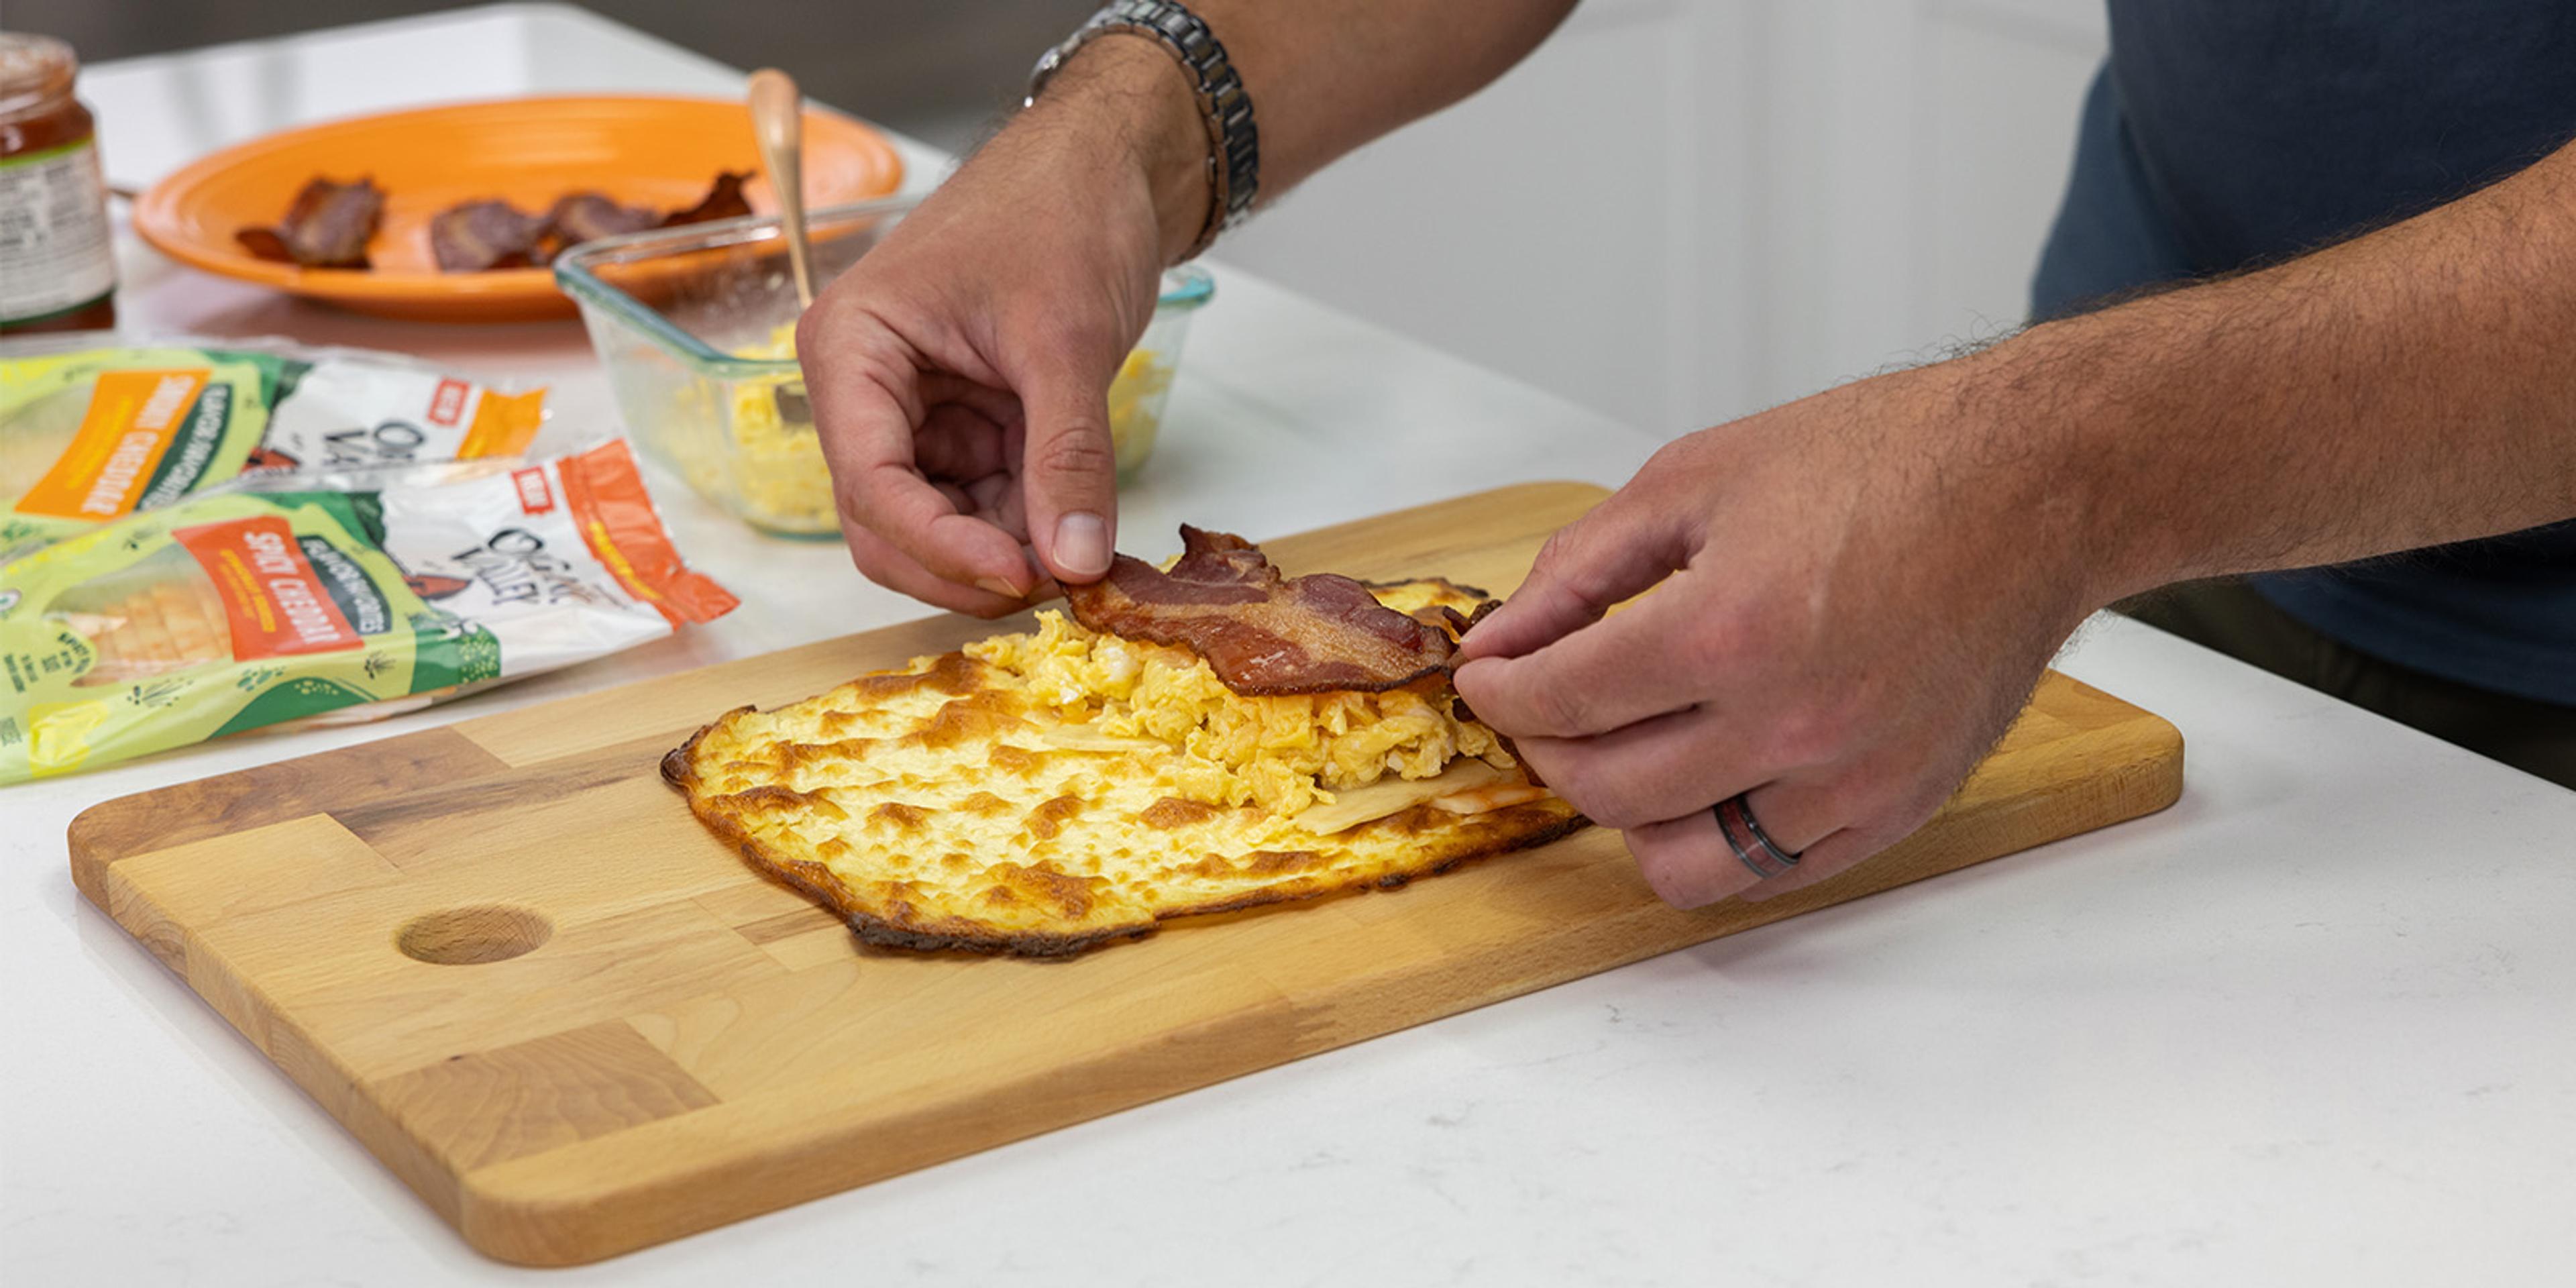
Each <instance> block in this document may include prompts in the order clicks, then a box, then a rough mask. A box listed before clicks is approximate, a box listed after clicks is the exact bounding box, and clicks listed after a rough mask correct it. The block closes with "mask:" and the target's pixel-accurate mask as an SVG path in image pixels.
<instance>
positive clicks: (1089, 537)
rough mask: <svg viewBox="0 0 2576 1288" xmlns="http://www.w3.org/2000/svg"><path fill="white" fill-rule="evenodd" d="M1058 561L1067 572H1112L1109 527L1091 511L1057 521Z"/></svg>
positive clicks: (1088, 573)
mask: <svg viewBox="0 0 2576 1288" xmlns="http://www.w3.org/2000/svg"><path fill="white" fill-rule="evenodd" d="M1055 562H1056V566H1057V567H1059V568H1062V569H1064V570H1065V571H1066V572H1070V573H1079V574H1081V575H1084V576H1097V575H1099V574H1101V573H1104V572H1107V571H1109V525H1108V523H1106V522H1104V521H1103V520H1102V519H1101V517H1100V516H1099V515H1096V514H1093V513H1091V512H1090V511H1088V510H1076V511H1074V512H1073V513H1071V514H1068V515H1066V516H1064V517H1063V518H1061V519H1058V520H1056V521H1055Z"/></svg>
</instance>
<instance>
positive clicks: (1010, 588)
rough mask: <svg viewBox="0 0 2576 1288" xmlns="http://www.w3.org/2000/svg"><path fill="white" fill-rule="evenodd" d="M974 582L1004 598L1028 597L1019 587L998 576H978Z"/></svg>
mask: <svg viewBox="0 0 2576 1288" xmlns="http://www.w3.org/2000/svg"><path fill="white" fill-rule="evenodd" d="M975 584H976V585H978V586H981V587H983V588H984V589H986V590H989V591H991V592H993V593H994V594H996V595H999V596H1001V597H1002V598H1004V599H1026V598H1028V596H1027V594H1025V593H1024V592H1022V591H1021V590H1020V588H1019V587H1017V586H1014V585H1012V584H1011V583H1009V582H1007V581H1004V580H1002V579H1001V578H999V577H978V578H976V579H975Z"/></svg>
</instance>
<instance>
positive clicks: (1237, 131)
mask: <svg viewBox="0 0 2576 1288" xmlns="http://www.w3.org/2000/svg"><path fill="white" fill-rule="evenodd" d="M1113 31H1124V32H1132V33H1135V34H1137V35H1141V36H1149V37H1152V38H1153V39H1154V40H1155V41H1156V42H1157V43H1159V44H1161V45H1162V46H1163V48H1164V49H1165V50H1166V51H1168V52H1169V53H1170V54H1171V55H1172V56H1173V57H1174V58H1176V59H1178V60H1180V64H1181V67H1182V69H1183V70H1184V71H1187V72H1188V73H1189V74H1190V77H1191V79H1192V81H1193V82H1195V85H1194V88H1195V89H1196V91H1197V93H1198V100H1199V114H1200V116H1201V118H1202V119H1203V120H1204V121H1205V122H1206V124H1207V132H1208V158H1207V165H1208V192H1209V200H1208V217H1207V223H1206V224H1205V225H1204V226H1203V227H1201V228H1200V229H1199V235H1198V238H1197V239H1196V241H1194V242H1193V243H1192V244H1191V246H1190V249H1189V250H1188V252H1187V253H1185V254H1183V255H1182V256H1181V258H1183V259H1193V258H1196V257H1197V256H1198V255H1199V254H1200V253H1202V252H1204V251H1205V250H1207V248H1208V247H1209V246H1211V245H1213V244H1215V242H1216V239H1217V234H1219V233H1221V232H1224V231H1225V230H1226V229H1229V228H1232V227H1234V226H1235V225H1237V224H1240V223H1242V222H1243V221H1244V220H1245V219H1246V218H1247V217H1249V216H1250V215H1251V214H1252V203H1253V201H1254V199H1255V198H1256V197H1257V196H1258V195H1259V193H1260V189H1261V135H1260V131H1259V130H1258V129H1256V128H1255V127H1254V125H1253V121H1252V96H1251V95H1250V94H1248V93H1246V92H1244V88H1243V78H1242V77H1241V76H1238V75H1236V74H1235V70H1234V64H1233V62H1232V61H1230V60H1229V59H1227V57H1226V54H1225V45H1224V44H1223V43H1222V42H1220V41H1218V40H1217V38H1216V33H1214V32H1212V31H1210V30H1208V25H1207V23H1206V22H1205V21H1203V20H1201V19H1200V17H1199V16H1198V15H1197V14H1194V13H1192V12H1190V10H1189V7H1188V6H1186V5H1183V4H1181V3H1179V0H1111V3H1109V4H1107V5H1105V6H1103V7H1102V8H1101V10H1100V11H1099V12H1098V13H1095V14H1093V15H1091V17H1090V19H1089V20H1088V21H1085V22H1084V23H1083V24H1082V25H1081V26H1080V27H1078V28H1075V29H1074V33H1073V34H1072V35H1071V36H1068V37H1066V38H1065V41H1064V43H1063V44H1060V45H1057V46H1056V47H1055V48H1053V49H1050V50H1048V51H1046V53H1044V54H1042V55H1040V56H1039V58H1038V65H1037V67H1036V69H1035V70H1033V71H1032V72H1030V74H1029V92H1028V98H1027V100H1026V102H1025V103H1024V104H1023V106H1031V105H1034V104H1036V102H1037V101H1038V95H1039V94H1041V93H1043V92H1045V90H1046V85H1047V82H1048V81H1049V80H1052V79H1054V77H1055V74H1056V72H1057V70H1058V69H1060V68H1062V67H1063V66H1064V64H1065V61H1066V60H1067V59H1070V58H1072V57H1073V55H1074V52H1075V51H1077V50H1079V49H1081V48H1082V47H1083V46H1084V45H1086V44H1089V43H1090V42H1091V41H1092V40H1093V39H1095V38H1097V37H1099V36H1102V35H1106V34H1108V33H1110V32H1113Z"/></svg>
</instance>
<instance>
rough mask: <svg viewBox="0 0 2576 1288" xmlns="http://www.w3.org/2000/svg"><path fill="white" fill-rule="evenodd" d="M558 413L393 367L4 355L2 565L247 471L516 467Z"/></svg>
mask: <svg viewBox="0 0 2576 1288" xmlns="http://www.w3.org/2000/svg"><path fill="white" fill-rule="evenodd" d="M89 338H90V339H96V338H99V337H89ZM544 415H545V391H544V390H542V389H537V390H531V391H529V392H526V393H502V392H500V391H497V390H492V389H486V388H484V387H482V386H480V385H477V384H473V383H471V382H469V381H465V380H460V379H458V378H456V377H454V376H447V375H441V374H439V373H438V372H436V371H434V370H431V369H429V368H427V367H424V366H422V365H420V364H418V363H415V362H412V361H410V360H409V359H405V358H400V357H396V356H394V355H390V354H368V353H360V352H356V351H352V350H336V349H335V350H322V351H311V350H290V349H283V348H281V349H276V350H273V351H272V350H268V349H260V348H251V347H242V348H212V347H198V346H182V345H162V346H147V347H139V348H120V347H92V348H72V349H64V348H61V347H60V345H59V342H57V343H56V344H53V345H46V344H43V343H41V342H39V343H37V344H35V345H32V346H30V345H18V346H13V347H11V348H10V349H8V350H7V351H5V352H0V560H7V559H9V558H13V557H15V556H17V555H20V554H24V553H26V552H27V551H29V550H32V549H35V548H37V547H39V546H42V545H45V544H47V543H50V542H54V541H59V540H61V539H63V538H64V537H67V536H71V535H73V534H74V533H78V532H83V531H87V530H88V529H90V528H92V527H95V526H97V525H98V524H100V523H104V522H108V521H110V520H114V519H119V518H123V517H124V516H126V515H128V514H132V513H135V512H137V511H140V510H149V509H152V508H154V507H157V506H162V505H167V504H169V503H170V502H172V501H175V500H178V499H179V498H181V497H184V496H188V495H191V494H194V493H196V492H200V491H203V490H204V489H206V488H209V487H212V486H215V485H216V484H219V483H222V482H224V481H225V480H227V479H230V478H233V477H234V476H236V475H239V474H242V473H244V472H245V471H256V470H308V469H340V468H350V467H360V466H370V465H389V464H409V463H421V462H432V461H455V460H467V459H472V458H475V457H483V456H509V455H514V454H516V453H519V452H522V451H525V450H527V446H528V443H529V441H530V440H531V439H532V438H534V437H535V435H536V432H537V427H538V425H539V424H540V422H541V421H542V420H543V419H544Z"/></svg>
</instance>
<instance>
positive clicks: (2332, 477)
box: [1966, 145, 2576, 600]
mask: <svg viewBox="0 0 2576 1288" xmlns="http://www.w3.org/2000/svg"><path fill="white" fill-rule="evenodd" d="M1968 361H1969V362H1970V363H1975V364H1979V365H1981V366H1982V368H1983V369H1982V372H1981V373H1980V375H1979V378H1975V379H1972V380H1970V381H1968V382H1967V383H1966V387H1968V388H1972V389H1974V390H1976V391H1978V392H1977V393H1975V394H1971V395H1968V396H1969V397H1972V398H1975V399H1976V400H1977V401H1978V402H1980V403H1981V404H1983V405H1982V406H1981V407H1980V408H1979V410H1981V411H1984V412H1985V413H1987V414H1986V415H1984V416H1981V417H1979V418H1977V419H1979V420H1981V421H1982V422H1984V423H1985V424H1986V425H1988V426H1989V428H1988V429H1986V430H1985V431H1984V432H1986V433H1989V434H1993V435H1997V436H1999V437H2001V438H2004V439H2006V440H2009V439H2013V438H2022V439H2023V440H2024V441H2023V442H2022V443H2019V444H2013V445H2012V447H2011V450H2008V451H2005V452H2003V453H2002V454H2001V455H2002V458H2005V459H2034V460H2039V461H2042V462H2045V466H2046V468H2048V469H2050V470H2052V471H2055V472H2056V474H2057V476H2058V477H2060V478H2063V479H2067V480H2071V481H2072V482H2073V488H2072V489H2071V491H2070V493H2068V494H2071V495H2073V496H2076V497H2079V498H2080V500H2078V501H2077V502H2076V503H2074V504H2072V505H2069V506H2068V507H2067V508H2068V510H2069V511H2070V513H2074V512H2080V515H2081V517H2080V519H2079V520H2078V521H2077V522H2076V523H2075V524H2074V525H2073V526H2072V528H2071V535H2072V536H2073V538H2074V539H2076V540H2079V541H2081V542H2082V543H2083V544H2084V546H2085V551H2084V553H2085V558H2086V562H2087V563H2088V564H2089V565H2090V566H2091V568H2092V569H2093V575H2094V576H2095V577H2097V578H2098V579H2099V581H2098V584H2097V585H2096V586H2095V587H2094V588H2093V591H2094V597H2095V598H2096V599H2097V600H2102V599H2108V598H2113V597H2117V596H2119V595H2124V594H2129V593H2133V592H2136V591H2140V590H2144V589H2148V588H2151V587H2153V586H2157V585H2161V584H2164V583H2166V582H2170V581H2176V580H2183V579H2188V578H2194V577H2205V576H2214V575H2219V574H2224V573H2235V572H2246V571H2254V570H2260V569H2271V568H2289V567H2301V566H2307V565H2312V564H2320V563H2331V562H2338V561H2342V560H2348V559H2356V558H2362V557H2365V556H2370V555H2376V554H2382V553H2387V552H2392V551H2399V550H2406V549H2411V548H2415V547H2419V546H2426V545H2433V544H2438V543H2441V542H2447V541H2457V540H2464V539H2468V538H2472V537H2480V536H2489V535H2493V534H2497V533H2503V532H2511V531H2515V530H2518V529H2522V528H2528V527H2533V526H2536V525H2539V524H2543V523H2549V522H2553V521H2556V520H2560V519H2565V518H2569V517H2572V516H2576V145H2571V146H2570V147H2567V148H2562V149H2561V150H2560V151H2559V152H2558V153H2557V154H2555V155H2553V156H2551V157H2548V158H2545V159H2544V160H2542V161H2541V162H2540V163H2538V164H2537V165H2534V166H2533V167H2531V168H2530V169H2528V170H2526V171H2524V172H2523V173H2522V174H2520V175H2517V176H2515V177H2513V178H2511V179H2508V180H2506V181H2504V182H2501V183H2498V184H2496V185H2494V186H2493V187H2490V188H2487V189H2484V190H2482V191H2480V192H2477V193H2474V194H2471V195H2470V196H2467V197H2464V198H2461V199H2460V200H2457V201H2454V202H2452V203H2450V204H2448V205H2446V206H2443V207H2441V208H2439V209H2437V210H2434V211H2431V212H2428V213H2426V214H2424V215H2421V216H2419V217H2417V218H2414V219H2411V220H2408V221H2406V222H2404V223H2400V224H2397V225H2394V226H2392V227H2390V228H2387V229H2384V230H2382V231H2379V232H2376V233H2373V234H2371V235H2369V236H2366V237H2361V238H2358V239H2355V240H2353V241H2350V242H2347V243H2344V244H2341V245H2338V246H2335V247H2332V248H2330V249H2327V250H2323V251H2320V252H2317V253H2315V254H2312V255H2308V256H2305V257H2303V258H2300V259H2297V260H2294V261H2291V262H2289V263H2286V264H2283V265H2280V266H2277V267H2274V268H2270V269H2266V270H2263V271H2260V272H2254V273H2248V274H2245V275H2242V276H2238V277H2233V278H2229V279H2226V280H2222V281H2217V282H2212V283H2208V284H2205V285H2200V286H2195V287H2191V288H2188V289H2184V290H2178V291H2173V292H2169V293H2166V294H2162V295H2156V296H2152V297H2149V298H2146V299H2143V300H2138V301H2135V302H2132V303H2129V304H2124V305H2121V306H2118V307H2115V308H2110V309H2106V310H2103V311H2101V312H2098V313H2094V314H2090V315H2086V316H2083V317H2078V318H2072V319H2068V320H2065V321H2062V322H2053V323H2049V324H2046V325H2043V326H2039V327H2036V328H2033V329H2032V330H2031V331H2029V332H2027V333H2025V334H2024V335H2022V336H2020V337H2017V338H2015V339H2014V340H2012V341H2010V342H2008V343H2006V344H2004V345H2000V346H1997V347H1996V348H1995V349H1993V350H1990V351H1988V352H1987V353H1985V354H1981V355H1978V356H1977V357H1976V358H1973V359H1969V360H1968ZM2041 440H2044V441H2041ZM2062 495H2066V494H2062Z"/></svg>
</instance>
